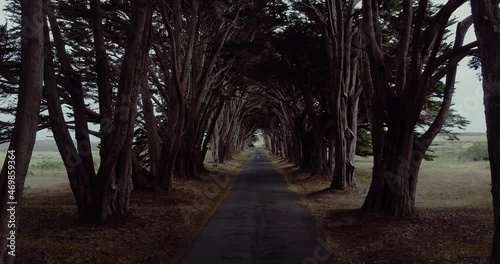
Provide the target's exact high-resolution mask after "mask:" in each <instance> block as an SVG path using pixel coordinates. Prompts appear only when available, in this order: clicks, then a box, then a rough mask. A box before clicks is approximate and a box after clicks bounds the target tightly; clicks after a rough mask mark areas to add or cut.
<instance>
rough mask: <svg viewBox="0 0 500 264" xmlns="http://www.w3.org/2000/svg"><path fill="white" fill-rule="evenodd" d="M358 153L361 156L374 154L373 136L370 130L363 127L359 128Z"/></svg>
mask: <svg viewBox="0 0 500 264" xmlns="http://www.w3.org/2000/svg"><path fill="white" fill-rule="evenodd" d="M356 155H358V156H361V157H366V156H371V155H373V146H372V137H371V135H370V132H369V131H368V130H366V129H363V128H361V129H359V130H358V142H357V144H356Z"/></svg>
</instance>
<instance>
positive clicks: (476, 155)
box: [460, 142, 489, 161]
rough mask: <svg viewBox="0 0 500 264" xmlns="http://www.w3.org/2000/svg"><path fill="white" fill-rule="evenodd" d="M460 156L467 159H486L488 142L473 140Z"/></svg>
mask: <svg viewBox="0 0 500 264" xmlns="http://www.w3.org/2000/svg"><path fill="white" fill-rule="evenodd" d="M460 158H461V159H462V160H467V161H480V160H488V159H489V156H488V144H487V143H486V142H475V143H474V144H472V146H470V147H469V148H467V149H466V150H465V151H464V153H462V156H461V157H460Z"/></svg>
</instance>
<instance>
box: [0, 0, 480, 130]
mask: <svg viewBox="0 0 500 264" xmlns="http://www.w3.org/2000/svg"><path fill="white" fill-rule="evenodd" d="M5 2H6V1H5V0H0V7H1V9H2V10H1V11H0V23H2V24H3V23H5V17H4V11H3V7H4V5H5ZM434 2H437V3H445V2H446V0H435V1H434ZM470 14H471V11H470V5H469V4H468V3H467V4H464V5H463V6H462V7H461V8H460V9H459V10H457V12H456V13H455V15H456V17H457V18H458V19H459V20H462V19H464V18H466V17H467V16H469V15H470ZM452 39H453V37H452V38H451V40H452ZM474 40H475V35H474V30H473V28H472V27H471V29H470V30H469V33H468V35H467V37H466V43H469V42H472V41H474ZM468 62H469V59H465V60H463V61H462V62H461V63H460V66H459V69H458V76H457V84H456V93H455V96H454V99H453V102H454V103H455V106H454V109H456V110H457V111H458V112H459V113H460V114H461V115H463V116H465V117H466V118H467V119H468V120H469V121H471V124H470V125H469V126H468V127H467V128H466V132H485V131H486V123H485V117H484V106H483V93H482V86H481V82H480V81H479V79H478V72H477V71H474V70H472V69H469V67H467V64H468ZM42 135H43V136H41V135H39V137H38V139H42V138H43V137H45V136H46V135H50V133H47V132H42ZM40 136H41V137H40Z"/></svg>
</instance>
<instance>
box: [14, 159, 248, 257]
mask: <svg viewBox="0 0 500 264" xmlns="http://www.w3.org/2000/svg"><path fill="white" fill-rule="evenodd" d="M250 154H251V151H247V152H244V153H242V154H241V155H239V156H237V157H236V158H235V159H233V160H231V161H228V162H227V163H226V164H223V165H216V164H213V163H209V164H208V166H207V167H208V169H209V170H210V171H211V173H210V174H207V175H204V176H203V177H202V178H200V179H189V180H188V179H176V180H175V189H174V190H173V191H172V192H171V193H168V194H166V193H159V192H151V193H133V195H132V198H131V201H130V208H131V209H130V211H131V215H130V216H128V217H125V218H118V219H110V221H108V223H106V224H105V225H102V226H99V225H83V224H81V223H79V222H77V221H76V219H75V212H76V206H75V204H74V199H73V197H72V194H71V192H70V190H69V188H68V187H67V185H66V186H65V187H63V188H59V189H57V190H56V189H54V188H51V189H43V188H32V189H27V190H26V193H25V197H24V198H23V207H22V209H21V220H20V221H21V223H20V236H19V238H18V241H19V249H18V252H17V263H72V264H75V263H176V261H177V259H178V258H179V257H180V256H181V255H182V254H183V253H184V252H185V251H186V250H187V249H189V247H190V245H191V243H192V241H194V239H195V238H196V236H197V234H198V233H199V231H200V230H201V229H202V228H203V226H204V225H205V223H206V221H207V220H208V219H209V217H210V216H211V215H212V213H213V212H214V210H215V209H216V208H217V206H218V205H219V203H220V202H221V201H222V200H223V198H224V197H225V196H226V194H227V192H228V191H229V189H230V187H231V186H232V183H233V181H234V179H235V178H236V176H237V175H238V174H239V171H240V170H241V168H242V167H243V165H244V163H245V161H246V160H247V159H248V157H249V156H250ZM216 179H226V180H228V181H229V182H228V184H227V185H225V186H224V187H223V188H220V189H219V190H217V191H216V190H214V189H213V188H212V189H211V191H210V192H209V193H208V195H207V191H206V190H207V186H215V185H214V184H213V183H216ZM219 183H220V181H219ZM209 188H210V187H208V189H209Z"/></svg>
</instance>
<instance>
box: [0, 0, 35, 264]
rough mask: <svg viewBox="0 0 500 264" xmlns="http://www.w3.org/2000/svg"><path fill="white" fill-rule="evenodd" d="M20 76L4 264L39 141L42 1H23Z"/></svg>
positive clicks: (4, 197) (6, 181)
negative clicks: (29, 167) (37, 139)
mask: <svg viewBox="0 0 500 264" xmlns="http://www.w3.org/2000/svg"><path fill="white" fill-rule="evenodd" d="M21 16H22V18H21V27H22V30H23V31H22V35H21V38H22V43H21V79H20V83H19V94H18V103H17V113H16V121H15V124H14V130H13V133H12V135H13V136H12V140H11V142H10V145H9V151H8V154H7V157H6V159H5V162H4V165H3V167H2V171H1V173H0V187H1V204H0V209H1V211H0V219H1V222H0V224H1V227H0V231H1V232H0V234H1V238H0V240H1V243H0V247H1V249H0V254H1V256H0V259H1V262H2V263H6V264H11V263H14V259H15V255H16V247H17V243H16V242H19V240H17V241H16V238H17V239H18V238H19V234H18V233H17V231H18V228H17V227H18V225H19V217H20V214H19V212H20V207H21V198H22V195H23V190H24V181H25V179H26V174H27V172H28V166H29V163H30V159H31V154H32V152H33V147H34V144H35V140H36V132H37V126H38V117H39V113H40V102H41V97H42V82H43V65H44V64H43V25H42V21H43V12H42V0H23V1H21Z"/></svg>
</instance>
